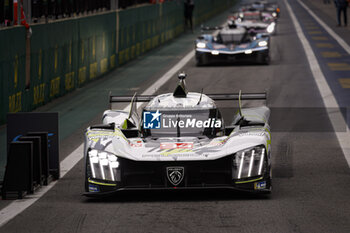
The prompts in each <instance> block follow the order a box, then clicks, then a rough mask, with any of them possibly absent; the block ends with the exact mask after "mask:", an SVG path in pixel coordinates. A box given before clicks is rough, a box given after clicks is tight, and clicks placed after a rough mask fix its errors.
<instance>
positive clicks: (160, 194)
mask: <svg viewBox="0 0 350 233" xmlns="http://www.w3.org/2000/svg"><path fill="white" fill-rule="evenodd" d="M270 198H271V194H256V193H249V192H240V191H234V190H162V191H159V190H157V191H154V190H150V191H122V192H120V193H116V194H113V195H111V196H104V197H99V198H89V197H86V199H85V201H84V202H86V203H103V202H123V203H124V202H130V203H132V202H178V201H182V202H194V201H226V200H227V201H235V200H237V201H238V200H239V201H242V200H269V199H270Z"/></svg>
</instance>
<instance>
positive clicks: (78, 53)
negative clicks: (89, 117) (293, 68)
mask: <svg viewBox="0 0 350 233" xmlns="http://www.w3.org/2000/svg"><path fill="white" fill-rule="evenodd" d="M233 3H234V0H196V6H195V10H194V15H193V21H194V24H195V25H199V24H200V23H202V22H203V21H205V20H207V19H209V18H211V17H213V16H214V15H216V14H218V13H220V12H222V11H224V10H227V9H228V8H229V7H231V6H232V5H233ZM31 29H32V36H31V37H30V38H29V39H28V38H27V37H26V29H25V28H24V27H22V26H16V27H12V28H7V29H2V30H0V106H1V108H0V124H3V123H5V122H6V114H7V113H8V112H27V111H31V110H33V109H35V108H36V107H38V106H41V105H44V104H46V103H48V102H50V101H51V100H52V99H55V98H57V97H59V96H62V95H65V94H66V93H68V92H71V91H73V90H75V89H76V88H78V87H82V86H84V85H85V84H86V83H88V82H91V81H92V80H94V79H97V78H99V77H102V76H103V75H104V74H105V73H107V72H109V71H111V70H113V69H115V68H116V67H118V66H120V65H122V64H125V63H127V62H128V61H130V60H132V59H134V58H136V57H138V56H140V55H142V54H144V53H146V52H147V51H149V50H151V49H153V48H156V47H158V46H160V45H162V44H164V43H166V42H167V41H169V40H171V39H173V38H175V37H177V36H178V35H180V34H182V33H183V32H184V9H183V4H182V1H170V2H165V3H162V4H155V5H143V6H139V7H134V8H129V9H126V10H119V11H113V12H108V13H102V14H98V15H93V16H87V17H80V18H75V19H67V20H61V21H55V22H53V23H48V24H35V25H31Z"/></svg>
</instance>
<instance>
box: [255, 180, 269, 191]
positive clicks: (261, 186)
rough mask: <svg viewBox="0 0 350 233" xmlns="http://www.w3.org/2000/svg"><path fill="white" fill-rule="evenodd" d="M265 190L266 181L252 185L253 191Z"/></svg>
mask: <svg viewBox="0 0 350 233" xmlns="http://www.w3.org/2000/svg"><path fill="white" fill-rule="evenodd" d="M265 188H266V181H260V182H255V183H254V189H255V190H257V189H265Z"/></svg>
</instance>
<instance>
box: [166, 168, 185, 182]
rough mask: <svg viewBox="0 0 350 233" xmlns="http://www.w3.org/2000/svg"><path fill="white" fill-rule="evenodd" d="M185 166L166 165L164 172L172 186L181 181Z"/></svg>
mask: <svg viewBox="0 0 350 233" xmlns="http://www.w3.org/2000/svg"><path fill="white" fill-rule="evenodd" d="M184 173H185V168H184V167H167V168H166V174H167V177H168V180H169V182H170V183H172V184H173V185H174V186H176V185H178V184H180V183H181V181H182V179H183V178H184Z"/></svg>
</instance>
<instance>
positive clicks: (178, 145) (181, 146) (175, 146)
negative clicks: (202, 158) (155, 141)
mask: <svg viewBox="0 0 350 233" xmlns="http://www.w3.org/2000/svg"><path fill="white" fill-rule="evenodd" d="M192 148H193V142H177V143H173V142H164V143H161V144H160V149H161V150H167V149H192Z"/></svg>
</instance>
